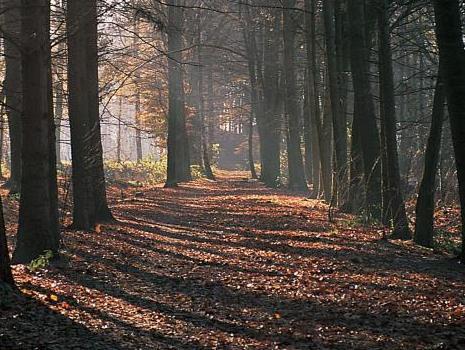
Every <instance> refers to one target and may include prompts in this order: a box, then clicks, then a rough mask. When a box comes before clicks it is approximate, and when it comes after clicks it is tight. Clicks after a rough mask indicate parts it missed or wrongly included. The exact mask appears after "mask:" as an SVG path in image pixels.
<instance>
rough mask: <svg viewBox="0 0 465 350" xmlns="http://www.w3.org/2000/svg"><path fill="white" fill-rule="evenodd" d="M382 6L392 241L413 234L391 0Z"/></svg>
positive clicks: (383, 99)
mask: <svg viewBox="0 0 465 350" xmlns="http://www.w3.org/2000/svg"><path fill="white" fill-rule="evenodd" d="M381 4H382V6H380V10H379V18H378V25H379V31H378V33H379V39H378V42H379V49H378V53H379V65H380V69H379V71H380V77H379V78H380V79H379V80H380V96H381V98H380V100H381V123H382V124H383V126H384V140H382V141H383V142H384V144H385V152H386V160H387V164H383V167H386V169H387V175H388V186H389V189H388V190H389V198H387V201H383V202H384V203H385V202H387V204H388V206H389V212H390V216H391V217H392V220H393V224H394V229H393V232H392V235H391V237H392V238H399V239H410V238H411V237H412V234H411V232H410V228H409V223H408V218H407V213H406V210H405V203H404V199H403V195H402V189H401V181H400V170H399V157H398V152H397V127H396V110H395V95H394V74H393V68H392V52H391V38H390V33H389V22H388V19H387V11H388V6H387V1H386V0H381Z"/></svg>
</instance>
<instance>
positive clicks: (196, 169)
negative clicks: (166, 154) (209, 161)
mask: <svg viewBox="0 0 465 350" xmlns="http://www.w3.org/2000/svg"><path fill="white" fill-rule="evenodd" d="M191 174H192V178H193V179H200V178H203V177H205V172H204V170H203V168H202V167H201V166H200V165H191Z"/></svg>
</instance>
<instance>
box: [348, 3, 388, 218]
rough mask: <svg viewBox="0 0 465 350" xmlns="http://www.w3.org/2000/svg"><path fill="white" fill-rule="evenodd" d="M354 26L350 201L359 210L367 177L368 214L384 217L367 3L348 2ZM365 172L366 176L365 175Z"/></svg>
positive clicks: (354, 209) (351, 57)
mask: <svg viewBox="0 0 465 350" xmlns="http://www.w3.org/2000/svg"><path fill="white" fill-rule="evenodd" d="M348 13H349V25H350V43H351V45H350V61H351V62H350V63H351V71H352V84H353V88H354V117H353V122H352V147H351V173H350V177H351V181H350V185H351V187H350V191H349V193H350V198H349V200H350V201H351V202H352V203H351V206H352V208H351V209H352V210H353V211H358V210H359V209H360V208H358V204H357V203H356V202H355V201H354V199H356V198H357V197H358V196H359V195H358V191H359V188H358V183H359V182H360V178H361V177H362V175H363V178H364V182H365V201H366V209H367V211H368V213H369V214H370V215H371V216H372V217H374V218H376V219H380V218H381V162H380V159H379V156H380V140H379V131H378V126H377V123H376V112H375V105H374V101H373V95H372V93H371V86H370V69H369V45H368V40H369V39H368V38H367V37H366V30H365V29H366V27H367V23H366V14H365V8H364V4H363V1H359V0H349V1H348ZM361 172H363V173H361Z"/></svg>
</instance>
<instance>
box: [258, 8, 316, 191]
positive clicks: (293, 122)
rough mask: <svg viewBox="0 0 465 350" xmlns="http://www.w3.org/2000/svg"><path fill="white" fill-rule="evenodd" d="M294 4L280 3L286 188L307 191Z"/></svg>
mask: <svg viewBox="0 0 465 350" xmlns="http://www.w3.org/2000/svg"><path fill="white" fill-rule="evenodd" d="M295 5H296V1H295V0H286V1H283V6H284V10H283V34H284V66H283V68H284V78H285V82H286V83H285V93H284V96H285V97H284V99H285V103H284V106H285V112H286V121H287V124H288V134H287V158H288V169H289V188H291V189H292V190H298V191H308V186H307V180H306V178H305V169H304V164H303V159H302V150H301V149H302V147H301V142H300V140H301V135H300V134H301V133H300V131H301V125H300V118H299V116H300V114H299V112H298V106H299V105H298V97H297V82H296V66H295V60H296V48H295V46H296V33H297V22H296V19H295V18H294V16H293V13H292V8H293V7H294V6H295ZM265 137H268V135H265Z"/></svg>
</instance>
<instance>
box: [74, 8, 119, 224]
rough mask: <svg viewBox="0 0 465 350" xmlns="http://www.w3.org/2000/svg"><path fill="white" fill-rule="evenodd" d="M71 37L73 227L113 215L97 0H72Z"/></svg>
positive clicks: (99, 220)
mask: <svg viewBox="0 0 465 350" xmlns="http://www.w3.org/2000/svg"><path fill="white" fill-rule="evenodd" d="M67 37H68V92H69V120H70V127H71V152H72V160H73V162H72V168H73V174H72V180H73V227H74V228H76V229H83V230H91V229H94V227H95V224H96V223H97V222H101V221H107V220H112V218H113V217H112V215H111V212H110V210H109V209H108V204H107V199H106V189H105V179H104V174H103V156H102V145H101V136H100V118H99V102H98V101H99V97H98V61H97V4H96V0H84V1H77V0H69V1H68V4H67Z"/></svg>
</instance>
